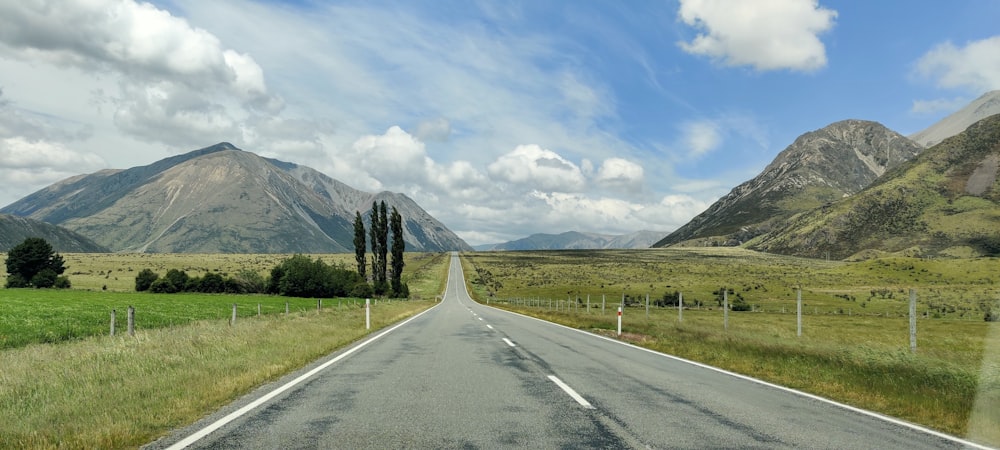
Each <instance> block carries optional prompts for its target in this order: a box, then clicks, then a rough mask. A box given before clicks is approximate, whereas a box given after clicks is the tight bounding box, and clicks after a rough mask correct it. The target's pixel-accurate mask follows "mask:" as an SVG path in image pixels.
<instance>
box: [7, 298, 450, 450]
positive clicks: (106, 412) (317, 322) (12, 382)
mask: <svg viewBox="0 0 1000 450" xmlns="http://www.w3.org/2000/svg"><path fill="white" fill-rule="evenodd" d="M432 305H434V302H433V301H409V302H393V303H385V302H380V303H379V304H378V305H376V306H374V307H373V308H372V328H373V330H377V329H379V328H381V327H384V326H386V325H389V324H391V323H394V322H397V321H399V320H401V319H403V318H405V317H407V316H410V315H412V314H415V313H416V312H418V311H421V310H423V309H426V308H428V307H430V306H432ZM368 333H369V332H368V331H366V330H365V328H364V315H363V308H342V309H339V310H338V309H326V310H324V311H323V312H321V313H316V312H314V311H311V312H301V313H293V314H290V315H287V316H286V315H284V314H275V315H271V316H265V317H261V318H256V317H255V318H246V319H244V320H239V321H237V324H236V325H235V326H232V327H231V326H229V325H228V323H227V322H226V321H225V320H202V321H196V322H191V323H189V324H187V325H183V326H174V327H170V328H160V329H148V330H140V331H139V332H137V334H136V335H135V336H134V337H128V336H116V337H108V336H98V337H89V338H86V339H82V340H78V341H74V342H68V343H62V344H58V345H52V344H32V345H28V346H24V347H21V348H15V349H7V350H4V351H2V352H0V367H3V370H2V371H0V448H69V449H76V448H79V449H91V448H107V449H113V448H136V447H139V446H141V445H143V444H146V443H148V442H150V441H152V440H155V439H156V438H158V437H160V436H162V435H164V434H166V433H167V432H169V431H170V430H172V429H174V428H177V427H181V426H184V425H187V424H190V423H192V422H194V421H195V420H197V419H199V418H201V417H202V416H204V415H206V414H208V413H210V412H212V411H215V410H216V409H218V408H220V407H221V406H223V405H226V404H228V403H229V402H231V401H233V400H234V399H236V398H237V397H239V396H241V395H244V394H246V393H248V392H249V391H250V390H252V389H253V388H255V387H257V386H260V385H262V384H264V383H267V382H269V381H273V380H276V379H278V378H279V377H281V376H282V375H284V374H286V373H288V372H291V371H293V370H296V369H298V368H300V367H302V366H304V365H306V364H308V363H310V362H312V361H314V360H316V359H317V358H320V357H322V356H324V355H327V354H329V353H330V352H332V351H334V350H336V349H338V348H341V347H343V346H345V345H347V344H349V343H351V342H353V341H355V340H357V339H359V338H361V337H363V336H365V335H366V334H368Z"/></svg>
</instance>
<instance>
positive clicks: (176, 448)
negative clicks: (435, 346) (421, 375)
mask: <svg viewBox="0 0 1000 450" xmlns="http://www.w3.org/2000/svg"><path fill="white" fill-rule="evenodd" d="M450 284H451V269H449V270H448V281H447V282H446V283H445V291H444V294H442V295H441V301H440V302H438V303H437V304H435V305H434V306H432V307H430V308H427V309H426V310H424V311H423V312H421V313H420V314H417V315H415V316H413V317H410V318H409V319H406V320H404V321H403V322H400V323H398V324H396V325H394V326H393V327H392V328H389V329H388V330H385V331H383V332H381V333H379V334H377V335H375V336H373V337H371V338H368V339H367V340H365V341H362V342H361V343H359V344H358V345H356V346H354V347H352V348H350V349H348V350H347V351H345V352H344V353H341V354H340V355H337V357H335V358H333V359H331V360H329V361H327V362H325V363H323V364H321V365H319V366H318V367H316V368H314V369H312V370H310V371H308V372H306V373H304V374H302V375H300V376H299V377H298V378H296V379H294V380H292V381H289V382H288V383H285V384H284V385H282V386H281V387H279V388H277V389H275V390H273V391H271V392H268V393H267V394H264V395H263V396H261V397H260V398H258V399H256V400H254V401H252V402H250V403H249V404H247V405H246V406H244V407H242V408H240V409H238V410H236V411H233V412H231V413H229V414H228V415H226V416H225V417H223V418H221V419H219V420H216V421H215V422H213V423H212V424H210V425H208V426H206V427H205V428H202V429H200V430H198V431H196V432H195V433H193V434H191V435H190V436H188V437H186V438H184V439H182V440H180V441H178V442H176V443H174V444H173V445H171V446H169V447H167V450H180V449H183V448H187V447H188V446H190V445H191V444H194V443H195V442H198V441H199V440H201V439H202V438H204V437H205V436H208V435H209V434H211V433H212V432H214V431H216V430H218V429H219V428H222V427H224V426H226V424H228V423H229V422H232V421H234V420H236V419H238V418H240V417H242V416H243V415H245V414H246V413H248V412H250V411H252V410H254V409H255V408H257V407H258V406H260V405H262V404H264V403H266V402H267V401H269V400H271V399H273V398H274V397H277V396H278V395H281V394H282V393H284V392H285V391H287V390H289V389H291V388H293V387H295V385H297V384H299V383H301V382H303V381H305V380H306V379H308V378H310V377H312V376H313V375H316V374H317V373H319V372H320V371H322V370H323V369H326V368H327V367H330V366H332V365H333V364H336V363H337V362H338V361H340V360H342V359H344V358H346V357H348V356H350V355H351V354H353V353H354V352H356V351H358V350H361V349H362V348H364V347H365V346H366V345H368V344H371V343H372V342H375V341H377V340H378V339H379V338H381V337H382V336H385V335H387V334H389V333H391V332H393V331H395V330H396V329H397V328H399V327H401V326H403V325H406V324H407V323H410V321H412V320H414V319H416V318H418V317H420V316H422V315H424V314H426V313H428V312H430V311H431V310H433V309H434V308H436V307H437V306H438V305H440V304H442V303H444V299H445V298H447V295H448V286H449V285H450Z"/></svg>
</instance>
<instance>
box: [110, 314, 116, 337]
mask: <svg viewBox="0 0 1000 450" xmlns="http://www.w3.org/2000/svg"><path fill="white" fill-rule="evenodd" d="M114 335H115V310H113V309H112V310H111V336H114Z"/></svg>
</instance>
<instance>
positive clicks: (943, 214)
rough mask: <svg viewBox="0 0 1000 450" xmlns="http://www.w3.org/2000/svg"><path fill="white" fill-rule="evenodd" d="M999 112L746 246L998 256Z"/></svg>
mask: <svg viewBox="0 0 1000 450" xmlns="http://www.w3.org/2000/svg"><path fill="white" fill-rule="evenodd" d="M998 171H1000V115H994V116H992V117H989V118H987V119H984V120H982V121H979V122H977V123H975V124H973V125H972V126H970V127H969V128H968V129H967V130H966V131H964V132H962V133H960V134H958V135H956V136H953V137H950V138H948V139H945V140H944V141H943V142H941V143H940V144H938V145H936V146H934V147H931V148H929V149H927V150H925V151H924V152H923V153H921V155H920V156H919V157H917V158H916V159H915V160H913V161H911V162H910V163H907V164H905V165H903V166H900V167H899V168H896V169H894V170H892V171H891V172H889V173H887V174H885V175H884V176H883V177H882V178H880V179H879V180H878V181H877V182H876V183H873V184H872V185H871V186H870V187H868V188H867V189H865V190H864V191H862V192H860V193H858V194H857V195H854V196H851V197H850V198H847V199H844V200H843V201H840V202H836V203H834V204H831V205H829V206H826V207H822V208H818V209H815V210H812V211H809V212H806V213H802V214H799V215H797V216H795V217H793V218H792V219H790V220H788V221H787V222H786V223H785V224H784V226H782V227H780V228H776V229H774V230H772V231H771V232H769V233H767V234H765V235H762V236H760V237H758V238H756V239H754V240H752V241H750V242H749V243H747V245H746V247H748V248H751V249H754V250H761V251H767V252H774V253H782V254H789V255H798V256H809V257H821V256H827V255H828V256H829V257H831V258H837V259H841V258H848V257H855V258H859V257H864V256H865V255H867V254H878V253H879V252H904V253H906V254H910V255H921V256H981V255H989V256H1000V227H998V223H1000V178H998V176H997V174H998Z"/></svg>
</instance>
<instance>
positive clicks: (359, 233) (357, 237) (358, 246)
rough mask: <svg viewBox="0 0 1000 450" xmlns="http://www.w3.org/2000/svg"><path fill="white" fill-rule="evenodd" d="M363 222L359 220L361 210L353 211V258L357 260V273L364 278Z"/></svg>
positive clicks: (364, 243) (364, 244)
mask: <svg viewBox="0 0 1000 450" xmlns="http://www.w3.org/2000/svg"><path fill="white" fill-rule="evenodd" d="M366 245H367V243H366V242H365V222H364V221H363V220H361V211H354V260H355V261H357V262H358V275H361V279H365V268H366V264H365V246H366Z"/></svg>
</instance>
